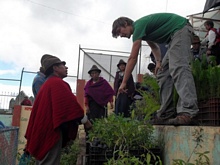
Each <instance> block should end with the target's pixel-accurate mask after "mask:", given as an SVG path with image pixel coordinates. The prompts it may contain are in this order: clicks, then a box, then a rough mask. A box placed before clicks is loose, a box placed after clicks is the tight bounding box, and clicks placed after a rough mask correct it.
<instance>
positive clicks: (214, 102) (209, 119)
mask: <svg viewBox="0 0 220 165" xmlns="http://www.w3.org/2000/svg"><path fill="white" fill-rule="evenodd" d="M198 106H199V113H198V115H197V116H196V117H195V119H196V120H197V121H198V123H199V125H204V126H220V98H211V99H209V100H206V101H201V102H199V104H198Z"/></svg>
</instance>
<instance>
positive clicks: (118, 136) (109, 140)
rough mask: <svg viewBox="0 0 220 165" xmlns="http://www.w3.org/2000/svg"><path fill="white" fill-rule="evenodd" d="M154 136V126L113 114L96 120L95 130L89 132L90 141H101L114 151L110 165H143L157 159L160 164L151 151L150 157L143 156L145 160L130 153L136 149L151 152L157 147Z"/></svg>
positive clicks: (109, 161)
mask: <svg viewBox="0 0 220 165" xmlns="http://www.w3.org/2000/svg"><path fill="white" fill-rule="evenodd" d="M152 134H153V127H152V125H149V124H145V123H144V121H140V120H136V119H133V118H124V117H123V116H120V115H119V116H116V115H115V114H111V115H109V117H108V118H103V119H96V120H95V122H94V124H93V129H92V130H91V131H90V132H89V140H90V141H91V142H92V141H94V140H96V139H100V141H101V143H102V144H106V145H107V146H108V148H111V149H113V158H112V159H109V160H108V162H107V163H106V164H109V165H110V164H111V165H124V164H128V165H130V164H132V165H135V164H137V165H138V164H140V165H141V164H146V162H147V161H149V160H153V159H156V158H157V160H158V163H159V162H160V159H159V158H158V157H156V156H154V155H153V154H152V153H150V151H149V152H148V153H149V154H150V155H148V154H146V155H142V156H141V157H142V158H145V159H140V158H137V157H135V156H134V155H132V154H130V152H129V151H130V150H136V149H137V150H138V149H139V150H140V149H142V150H144V149H145V150H149V148H154V147H155V146H157V143H156V141H155V140H154V138H153V136H152ZM115 155H117V156H115ZM144 162H145V163H144Z"/></svg>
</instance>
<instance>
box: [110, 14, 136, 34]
mask: <svg viewBox="0 0 220 165" xmlns="http://www.w3.org/2000/svg"><path fill="white" fill-rule="evenodd" d="M133 22H134V21H133V20H131V19H130V18H127V17H119V18H118V19H116V20H115V21H114V22H113V24H112V36H113V37H114V38H117V37H118V36H119V34H118V32H117V29H118V28H119V27H125V25H126V24H127V25H128V26H130V25H132V24H133Z"/></svg>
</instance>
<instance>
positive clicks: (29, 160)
mask: <svg viewBox="0 0 220 165" xmlns="http://www.w3.org/2000/svg"><path fill="white" fill-rule="evenodd" d="M20 150H21V151H23V149H20ZM22 154H23V153H22ZM22 154H20V153H19V152H18V153H17V160H18V161H19V162H20V161H21V164H25V165H35V158H34V157H32V156H30V157H22ZM21 158H22V159H21Z"/></svg>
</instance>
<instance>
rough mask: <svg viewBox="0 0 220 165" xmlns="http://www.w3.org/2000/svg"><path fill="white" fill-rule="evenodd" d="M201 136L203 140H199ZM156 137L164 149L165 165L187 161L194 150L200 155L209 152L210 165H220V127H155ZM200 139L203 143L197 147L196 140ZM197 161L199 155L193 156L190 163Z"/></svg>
mask: <svg viewBox="0 0 220 165" xmlns="http://www.w3.org/2000/svg"><path fill="white" fill-rule="evenodd" d="M200 135H201V138H198V137H200ZM155 137H156V139H158V140H159V141H160V145H161V146H163V148H164V151H163V153H164V154H163V155H164V157H163V160H164V165H171V164H172V163H173V159H182V160H184V161H187V160H188V159H189V158H190V156H191V154H192V153H193V151H194V149H195V152H199V153H204V152H205V151H209V152H210V153H209V154H207V156H208V158H209V160H210V165H219V164H220V158H219V157H220V127H211V126H206V127H205V126H203V127H201V126H178V127H174V126H155ZM199 139H200V140H201V142H200V143H199V145H198V146H197V142H196V140H199ZM200 145H201V146H200ZM196 146H197V147H196ZM196 159H198V155H196V154H192V156H191V159H190V161H189V162H191V163H193V164H196V163H195V160H196Z"/></svg>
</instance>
